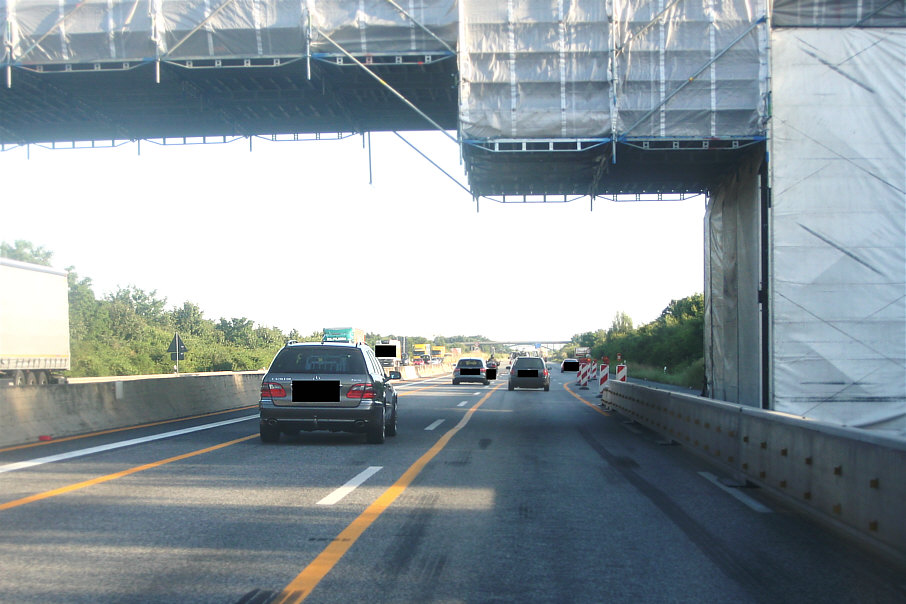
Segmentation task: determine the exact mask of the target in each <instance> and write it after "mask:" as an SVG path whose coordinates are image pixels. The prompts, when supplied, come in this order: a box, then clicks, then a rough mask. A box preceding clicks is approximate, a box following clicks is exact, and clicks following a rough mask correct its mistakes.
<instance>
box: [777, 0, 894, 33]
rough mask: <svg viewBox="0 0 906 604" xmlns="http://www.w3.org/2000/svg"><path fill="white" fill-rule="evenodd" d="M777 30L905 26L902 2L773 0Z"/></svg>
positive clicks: (887, 0)
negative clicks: (779, 28) (789, 28)
mask: <svg viewBox="0 0 906 604" xmlns="http://www.w3.org/2000/svg"><path fill="white" fill-rule="evenodd" d="M772 23H773V26H774V27H906V2H903V0H774V9H773V11H772Z"/></svg>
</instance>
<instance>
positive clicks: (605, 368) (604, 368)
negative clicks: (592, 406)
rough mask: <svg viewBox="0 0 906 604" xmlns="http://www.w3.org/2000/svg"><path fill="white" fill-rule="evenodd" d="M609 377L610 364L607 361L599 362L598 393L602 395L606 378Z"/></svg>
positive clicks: (605, 385)
mask: <svg viewBox="0 0 906 604" xmlns="http://www.w3.org/2000/svg"><path fill="white" fill-rule="evenodd" d="M609 377H610V365H608V364H607V363H601V367H600V368H598V389H599V391H600V394H601V395H602V396H603V395H604V390H606V389H607V378H609Z"/></svg>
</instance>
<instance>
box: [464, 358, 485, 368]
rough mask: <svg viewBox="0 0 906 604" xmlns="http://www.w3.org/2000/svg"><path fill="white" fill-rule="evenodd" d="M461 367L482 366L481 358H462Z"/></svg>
mask: <svg viewBox="0 0 906 604" xmlns="http://www.w3.org/2000/svg"><path fill="white" fill-rule="evenodd" d="M459 366H460V367H481V361H480V360H479V359H460V360H459Z"/></svg>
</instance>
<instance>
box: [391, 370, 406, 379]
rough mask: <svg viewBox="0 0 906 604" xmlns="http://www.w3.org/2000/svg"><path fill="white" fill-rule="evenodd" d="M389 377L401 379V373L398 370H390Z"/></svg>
mask: <svg viewBox="0 0 906 604" xmlns="http://www.w3.org/2000/svg"><path fill="white" fill-rule="evenodd" d="M390 379H391V380H401V379H403V374H402V373H400V372H399V371H391V372H390Z"/></svg>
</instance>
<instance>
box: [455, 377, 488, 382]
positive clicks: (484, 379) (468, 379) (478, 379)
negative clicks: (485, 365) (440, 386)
mask: <svg viewBox="0 0 906 604" xmlns="http://www.w3.org/2000/svg"><path fill="white" fill-rule="evenodd" d="M453 379H454V380H456V381H457V382H481V383H482V384H484V383H485V382H487V381H488V378H487V377H486V376H483V375H454V376H453Z"/></svg>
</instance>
